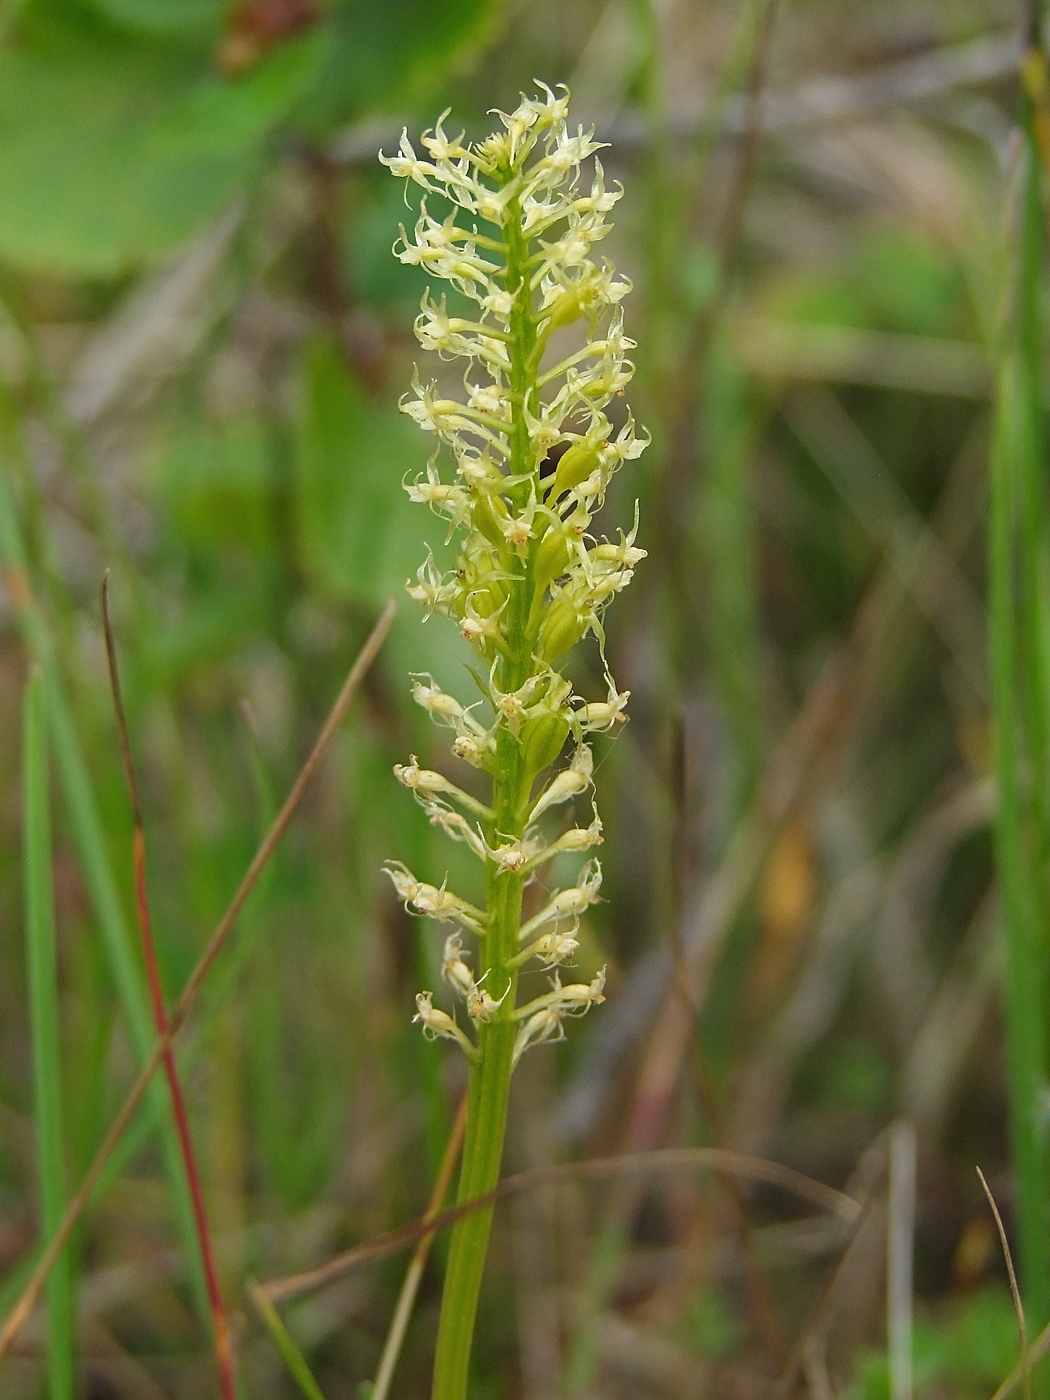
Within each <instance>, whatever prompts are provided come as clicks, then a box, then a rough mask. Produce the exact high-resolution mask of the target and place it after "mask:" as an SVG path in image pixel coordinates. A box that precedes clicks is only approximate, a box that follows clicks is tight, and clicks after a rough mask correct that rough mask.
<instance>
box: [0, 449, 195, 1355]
mask: <svg viewBox="0 0 1050 1400" xmlns="http://www.w3.org/2000/svg"><path fill="white" fill-rule="evenodd" d="M0 567H2V568H3V570H4V572H5V574H6V576H7V581H8V588H9V592H10V593H11V596H12V599H13V601H14V603H15V616H16V619H17V622H18V626H19V629H20V631H21V633H22V638H23V641H24V643H25V646H26V650H27V651H28V653H29V655H30V657H31V658H32V660H33V661H34V662H35V663H36V665H37V666H38V667H39V668H40V674H41V689H42V692H43V694H44V697H45V700H46V707H47V717H48V730H49V735H50V739H51V748H52V753H53V755H54V760H55V769H56V773H57V775H58V779H59V783H60V786H61V788H62V795H63V798H64V799H65V805H66V810H67V813H68V816H69V824H70V831H71V834H72V837H73V842H74V845H75V846H76V849H77V854H78V856H79V859H80V867H81V870H82V871H83V875H84V882H85V884H86V886H87V892H88V897H89V899H90V901H91V906H92V908H93V910H94V913H95V918H96V919H97V921H98V928H99V934H100V937H101V939H102V943H103V947H104V949H105V953H106V957H107V960H108V962H109V966H110V972H111V975H112V977H113V981H114V983H115V985H116V988H117V993H118V996H119V997H120V1001H121V1006H122V1009H123V1012H124V1016H125V1019H126V1021H127V1025H128V1031H129V1034H130V1036H131V1041H132V1045H133V1047H134V1050H135V1056H136V1059H137V1060H138V1061H139V1063H142V1062H144V1061H145V1060H146V1058H147V1056H148V1055H149V1053H150V1050H151V1049H152V1047H153V1039H154V1034H153V1021H152V1017H151V1013H150V1009H149V1002H148V1000H147V996H146V987H145V982H144V979H143V976H142V972H141V970H140V967H139V963H138V960H137V956H136V952H135V940H134V938H133V936H132V932H131V927H130V925H129V923H128V920H127V917H126V915H125V912H124V907H123V904H122V902H121V898H120V892H119V886H118V884H117V880H116V876H115V875H114V873H113V866H112V863H111V861H110V857H109V852H108V851H107V849H106V841H105V837H104V834H103V829H102V821H101V818H100V816H99V809H98V803H97V802H96V800H95V794H94V791H93V789H92V785H91V778H90V776H89V774H88V769H87V764H86V763H85V761H84V755H83V751H82V749H81V745H80V740H79V737H78V735H77V731H76V726H75V725H74V723H73V717H72V712H71V709H70V706H69V701H68V698H67V696H66V693H65V687H64V685H63V683H62V677H61V673H60V671H59V668H58V665H57V663H56V659H55V652H54V646H53V644H52V641H51V637H50V635H49V632H48V629H47V627H46V625H45V623H44V620H43V618H42V617H41V616H40V612H39V610H38V608H37V606H36V604H35V602H34V599H33V596H32V593H31V590H30V582H29V574H28V570H27V561H26V551H25V548H24V545H23V542H22V537H21V532H20V530H19V524H18V520H17V517H16V515H15V505H14V498H13V495H12V491H11V486H10V482H9V480H8V475H7V469H6V463H5V462H4V461H3V460H0ZM149 1111H150V1112H151V1113H152V1114H153V1116H154V1118H155V1121H156V1122H157V1123H158V1125H159V1127H160V1133H161V1149H162V1154H163V1160H164V1166H165V1171H166V1172H167V1176H168V1180H169V1182H170V1184H171V1189H172V1201H173V1209H174V1214H175V1220H176V1225H177V1227H178V1230H179V1234H180V1238H181V1240H182V1245H183V1248H184V1250H185V1251H186V1259H187V1261H188V1267H189V1270H190V1279H191V1283H192V1285H193V1289H194V1295H195V1299H196V1302H197V1307H198V1310H199V1313H200V1316H201V1318H202V1319H203V1320H204V1322H205V1324H206V1325H207V1326H209V1327H210V1321H209V1319H210V1313H209V1309H208V1293H207V1288H206V1286H205V1281H204V1271H203V1268H202V1266H201V1260H200V1252H199V1250H198V1247H197V1236H196V1230H195V1228H194V1223H193V1204H192V1201H191V1199H190V1192H189V1184H188V1182H187V1179H186V1172H185V1168H184V1166H183V1162H182V1157H181V1154H180V1152H179V1145H178V1138H177V1135H176V1132H175V1124H174V1122H173V1120H172V1117H171V1111H170V1104H169V1100H168V1096H167V1093H166V1092H165V1088H164V1085H163V1084H162V1083H161V1082H160V1081H159V1080H155V1081H154V1083H153V1084H152V1085H151V1087H150V1092H149Z"/></svg>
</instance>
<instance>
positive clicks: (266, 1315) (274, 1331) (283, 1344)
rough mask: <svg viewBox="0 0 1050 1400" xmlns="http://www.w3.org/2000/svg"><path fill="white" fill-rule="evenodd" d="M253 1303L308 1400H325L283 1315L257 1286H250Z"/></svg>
mask: <svg viewBox="0 0 1050 1400" xmlns="http://www.w3.org/2000/svg"><path fill="white" fill-rule="evenodd" d="M249 1292H250V1293H251V1298H252V1302H253V1303H254V1304H255V1306H256V1308H258V1310H259V1316H260V1317H261V1318H262V1320H263V1322H265V1324H266V1329H267V1331H268V1332H269V1334H270V1336H271V1337H272V1338H273V1344H274V1346H275V1347H276V1348H277V1350H278V1351H279V1352H280V1353H281V1356H282V1357H283V1358H284V1364H285V1365H286V1366H287V1367H288V1371H289V1374H290V1375H291V1376H292V1377H293V1379H294V1380H295V1383H296V1384H297V1385H298V1387H299V1389H300V1390H301V1391H302V1393H303V1395H304V1396H305V1397H306V1400H324V1394H323V1393H322V1390H321V1387H320V1386H319V1385H318V1384H317V1382H316V1381H315V1380H314V1377H313V1373H312V1372H311V1370H310V1367H309V1366H308V1365H307V1364H306V1358H305V1356H303V1354H302V1352H301V1351H300V1350H299V1348H298V1347H297V1346H296V1344H295V1339H294V1338H293V1337H292V1334H291V1333H290V1332H289V1331H288V1328H287V1327H285V1325H284V1322H283V1321H282V1320H281V1314H280V1313H279V1312H278V1311H277V1309H276V1308H275V1307H274V1305H273V1304H272V1303H271V1302H270V1300H269V1298H267V1297H266V1295H265V1294H264V1293H263V1292H262V1290H261V1289H260V1288H259V1287H258V1286H257V1285H256V1284H254V1283H253V1284H251V1285H250V1286H249Z"/></svg>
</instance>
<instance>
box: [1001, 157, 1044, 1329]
mask: <svg viewBox="0 0 1050 1400" xmlns="http://www.w3.org/2000/svg"><path fill="white" fill-rule="evenodd" d="M1023 159H1024V162H1025V168H1024V171H1023V180H1022V199H1021V207H1020V210H1019V212H1018V225H1017V249H1016V252H1015V254H1014V257H1013V259H1012V267H1013V276H1012V286H1011V296H1010V299H1009V306H1008V313H1007V319H1006V324H1005V326H1004V328H1003V331H1002V334H1001V339H1000V345H999V352H998V353H999V366H998V375H997V401H996V420H995V433H994V438H993V446H992V459H991V519H990V526H989V613H990V637H989V642H990V667H991V674H992V710H993V735H994V749H995V774H996V783H997V789H998V806H997V816H996V833H995V839H996V862H997V868H998V876H999V884H1000V890H1001V894H1002V901H1003V912H1004V929H1005V934H1006V943H1007V968H1006V1038H1007V1052H1008V1062H1009V1069H1008V1073H1009V1091H1010V1095H1009V1096H1010V1138H1011V1151H1012V1156H1013V1161H1014V1171H1015V1176H1016V1181H1017V1219H1018V1233H1019V1253H1020V1261H1021V1276H1022V1284H1023V1291H1024V1297H1025V1302H1026V1306H1027V1309H1028V1313H1029V1321H1030V1323H1031V1325H1032V1326H1033V1327H1037V1328H1038V1327H1042V1326H1043V1325H1044V1324H1045V1323H1046V1321H1047V1320H1048V1318H1050V1238H1048V1215H1047V1192H1048V1188H1050V1153H1048V1143H1047V1135H1046V1123H1045V1108H1044V1103H1045V1093H1046V1082H1047V1043H1046V1013H1047V991H1046V973H1045V967H1046V954H1047V948H1048V904H1047V886H1046V876H1047V872H1046V854H1047V820H1048V819H1047V781H1048V774H1047V767H1046V764H1047V724H1046V715H1047V705H1048V695H1047V689H1046V683H1045V669H1044V648H1045V627H1046V592H1045V590H1046V584H1045V569H1046V541H1045V525H1044V523H1043V521H1042V519H1041V517H1042V515H1043V513H1044V510H1045V507H1044V505H1043V500H1044V498H1045V491H1044V488H1043V485H1042V473H1043V472H1044V470H1045V466H1044V463H1043V460H1042V446H1041V444H1042V443H1043V440H1044V433H1043V423H1042V416H1043V408H1042V401H1041V391H1040V388H1039V385H1040V376H1041V354H1040V336H1039V331H1038V318H1039V317H1040V316H1041V306H1040V302H1041V295H1042V272H1041V258H1042V254H1041V251H1040V248H1039V241H1041V237H1042V235H1041V233H1039V234H1038V239H1037V232H1036V231H1037V230H1038V229H1040V228H1041V226H1042V215H1041V208H1040V201H1039V197H1038V191H1037V189H1036V188H1034V182H1035V181H1036V180H1037V165H1036V159H1037V155H1036V151H1035V149H1034V146H1033V143H1032V142H1031V141H1029V143H1028V145H1027V148H1026V150H1025V152H1024V156H1023Z"/></svg>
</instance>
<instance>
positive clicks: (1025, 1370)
mask: <svg viewBox="0 0 1050 1400" xmlns="http://www.w3.org/2000/svg"><path fill="white" fill-rule="evenodd" d="M977 1177H978V1180H979V1181H980V1183H981V1189H982V1190H983V1192H984V1194H985V1195H986V1196H987V1197H988V1204H989V1206H990V1207H991V1210H992V1215H993V1216H994V1217H995V1228H996V1229H997V1230H998V1231H999V1243H1000V1244H1001V1245H1002V1247H1003V1258H1004V1259H1005V1260H1006V1272H1007V1275H1008V1277H1009V1279H1010V1296H1011V1297H1012V1298H1013V1300H1014V1312H1015V1313H1016V1314H1017V1331H1018V1334H1019V1336H1020V1339H1021V1385H1022V1388H1023V1391H1024V1400H1032V1357H1031V1354H1030V1353H1029V1350H1028V1328H1027V1326H1026V1325H1025V1320H1024V1307H1023V1306H1022V1304H1021V1290H1020V1289H1019V1288H1018V1286H1017V1274H1016V1273H1015V1272H1014V1261H1013V1256H1012V1255H1011V1254H1010V1243H1009V1241H1008V1240H1007V1238H1006V1227H1005V1226H1004V1224H1003V1217H1002V1216H1001V1215H1000V1214H999V1207H998V1206H997V1205H996V1204H995V1197H994V1196H993V1195H992V1192H991V1188H990V1187H989V1185H988V1182H987V1181H986V1180H985V1177H984V1172H983V1171H981V1169H980V1167H978V1168H977Z"/></svg>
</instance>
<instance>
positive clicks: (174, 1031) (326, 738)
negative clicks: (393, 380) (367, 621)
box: [0, 601, 397, 1357]
mask: <svg viewBox="0 0 1050 1400" xmlns="http://www.w3.org/2000/svg"><path fill="white" fill-rule="evenodd" d="M396 611H397V609H396V608H395V606H394V603H393V602H392V601H391V602H388V603H387V605H386V607H385V608H384V609H383V611H382V613H381V614H380V616H379V620H378V621H377V622H376V625H375V626H374V627H373V628H372V631H371V632H370V633H369V635H368V637H367V638H366V640H365V643H364V645H363V646H362V648H361V650H360V651H359V652H358V654H357V658H356V659H355V661H354V664H353V665H352V666H351V668H350V672H349V674H348V675H347V678H346V680H345V681H344V682H343V688H342V690H341V691H340V692H339V694H338V696H337V697H336V700H335V703H334V704H333V706H332V708H331V710H330V711H329V713H328V718H327V719H326V720H325V722H324V725H323V726H322V729H321V732H320V734H319V735H318V736H317V740H316V742H315V743H314V746H313V748H312V749H311V751H310V754H309V756H308V758H307V760H306V762H305V763H304V764H303V766H302V768H301V769H300V770H299V775H298V777H297V778H296V780H295V782H294V783H293V784H292V786H291V789H290V791H289V793H288V796H287V797H286V798H285V800H284V805H283V806H282V807H281V810H280V811H279V812H278V814H277V816H276V817H275V818H274V821H273V825H272V826H271V827H270V829H269V831H268V832H267V833H266V835H265V837H264V838H263V840H262V842H261V843H260V845H259V849H258V850H257V851H256V853H255V855H254V856H253V858H252V861H251V864H250V865H249V866H248V869H247V871H246V872H245V875H244V878H243V879H242V880H241V883H240V884H239V885H238V887H237V889H236V891H235V893H234V895H233V898H232V899H231V900H230V902H229V904H228V905H227V907H226V912H225V913H224V914H223V916H222V918H221V919H220V920H219V922H218V924H217V925H216V927H215V931H214V932H213V933H212V936H211V938H210V939H209V940H208V944H207V947H206V948H205V949H204V952H203V953H202V954H201V955H200V957H199V958H198V959H197V962H196V965H195V966H194V969H193V971H192V972H191V973H190V975H189V978H188V979H187V982H186V985H185V987H184V988H183V990H182V994H181V996H180V997H179V999H178V1001H176V1002H175V1004H174V1006H173V1007H172V1009H171V1014H170V1016H169V1017H168V1025H167V1029H166V1030H165V1031H164V1033H163V1035H161V1036H160V1037H158V1039H157V1041H156V1043H155V1044H154V1045H153V1047H152V1049H151V1050H150V1053H149V1055H148V1057H147V1059H146V1062H145V1064H144V1065H143V1066H142V1069H141V1070H140V1071H139V1074H138V1078H137V1079H136V1080H135V1082H134V1084H133V1085H132V1086H131V1088H130V1089H129V1090H128V1094H127V1097H126V1098H125V1100H124V1102H123V1104H122V1105H121V1108H120V1111H119V1112H118V1113H117V1115H116V1117H115V1118H114V1119H113V1122H112V1123H111V1124H110V1127H109V1131H108V1132H107V1133H106V1136H105V1137H104V1138H103V1140H102V1142H101V1144H100V1145H99V1148H98V1150H97V1152H96V1153H95V1156H94V1158H93V1159H92V1161H91V1165H90V1166H89V1167H88V1169H87V1171H86V1172H85V1173H84V1176H83V1179H82V1180H81V1183H80V1185H79V1187H78V1188H77V1190H76V1193H75V1194H74V1196H73V1199H72V1200H71V1201H70V1203H69V1206H68V1207H67V1209H66V1213H65V1215H64V1216H63V1218H62V1224H61V1226H60V1227H59V1229H58V1230H57V1231H56V1232H55V1235H54V1236H53V1238H52V1239H51V1240H50V1242H49V1243H48V1246H47V1248H46V1249H45V1250H44V1252H43V1254H42V1255H41V1257H40V1260H39V1262H38V1263H37V1265H36V1267H35V1268H34V1269H33V1272H32V1274H31V1275H30V1277H29V1279H28V1282H27V1283H26V1285H25V1287H24V1288H23V1290H22V1291H21V1293H20V1295H19V1297H18V1299H17V1301H16V1302H15V1304H14V1306H13V1307H12V1308H11V1310H10V1312H9V1313H8V1314H7V1316H6V1318H5V1319H4V1322H3V1325H2V1326H0V1357H3V1356H6V1355H7V1353H8V1352H9V1351H10V1349H11V1347H12V1346H13V1345H14V1342H15V1340H16V1338H17V1337H18V1335H19V1333H20V1332H21V1330H22V1328H23V1327H24V1326H25V1323H26V1319H27V1318H28V1316H29V1314H30V1313H31V1312H32V1310H33V1308H35V1307H36V1304H37V1302H38V1300H39V1298H40V1294H41V1293H42V1291H43V1288H44V1284H45V1283H46V1281H47V1278H48V1275H49V1274H50V1272H51V1269H52V1268H53V1267H54V1264H55V1260H56V1259H57V1258H58V1255H59V1253H60V1252H61V1250H62V1248H63V1246H64V1244H65V1242H66V1240H67V1239H68V1238H69V1236H70V1233H71V1232H72V1230H73V1228H74V1226H75V1225H76V1223H77V1221H78V1220H79V1218H80V1215H81V1213H82V1212H83V1210H84V1208H85V1207H86V1206H87V1204H88V1202H89V1201H90V1200H91V1199H92V1197H93V1195H94V1192H95V1190H96V1188H97V1186H98V1184H99V1181H100V1180H101V1179H102V1176H103V1173H104V1171H105V1168H106V1164H107V1162H108V1161H109V1160H110V1158H111V1157H112V1155H113V1153H114V1151H115V1150H116V1148H117V1147H118V1145H119V1144H120V1142H121V1141H122V1140H123V1137H124V1134H125V1132H126V1131H127V1129H128V1126H129V1125H130V1123H131V1122H132V1120H133V1119H134V1117H135V1114H136V1113H137V1111H138V1109H139V1107H140V1105H141V1104H142V1101H143V1099H144V1098H145V1096H146V1094H147V1092H148V1090H149V1088H150V1085H151V1084H152V1083H153V1076H154V1075H155V1074H156V1072H157V1070H158V1069H159V1068H160V1065H161V1062H162V1060H163V1058H164V1054H165V1052H166V1051H167V1049H168V1047H169V1046H170V1045H171V1044H172V1042H173V1041H174V1039H175V1037H176V1035H178V1033H179V1031H180V1029H181V1028H182V1026H183V1025H184V1024H185V1022H186V1018H187V1017H188V1016H189V1014H190V1010H191V1009H192V1007H193V1005H194V1003H195V1002H196V1000H197V997H198V996H199V994H200V990H201V987H202V986H203V985H204V982H205V981H206V979H207V977H208V974H209V972H210V971H211V969H212V968H213V967H214V965H215V962H216V960H217V959H218V957H219V954H220V953H221V952H222V951H223V949H224V948H225V946H226V944H227V942H228V940H229V937H230V934H231V933H232V932H233V930H234V928H235V927H236V924H237V920H238V919H239V917H240V915H241V913H242V912H243V910H244V906H245V905H246V904H247V902H248V899H249V896H250V895H251V892H252V890H253V889H254V888H255V886H256V883H257V882H258V879H259V876H260V875H261V874H262V872H263V871H264V870H265V869H266V866H267V865H268V864H269V861H270V859H271V857H272V856H273V853H274V851H275V850H276V849H277V846H278V845H279V844H280V840H281V837H282V836H283V835H284V833H285V831H286V830H287V828H288V824H289V823H290V822H291V820H292V817H293V816H294V815H295V813H296V811H297V810H298V807H299V804H300V802H301V801H302V799H303V795H304V794H305V792H306V789H307V788H308V787H309V786H310V783H311V781H312V779H313V776H314V774H315V773H316V771H317V769H318V766H319V765H320V762H321V759H322V758H323V757H324V755H325V753H326V752H327V749H328V746H329V744H330V743H331V742H332V739H333V738H334V737H335V734H336V732H337V731H338V729H339V726H340V725H341V724H342V722H343V720H344V719H345V718H346V712H347V710H348V709H349V708H350V702H351V701H352V700H353V698H354V696H355V695H356V694H357V691H358V689H359V688H360V686H361V682H362V681H363V680H364V678H365V676H366V675H367V673H368V671H369V668H370V667H371V665H372V663H373V662H374V661H375V659H376V657H377V656H378V655H379V650H380V648H381V647H382V645H383V642H384V641H385V640H386V636H387V633H388V632H389V631H390V628H391V625H392V624H393V621H394V614H395V612H396ZM194 1257H196V1251H194Z"/></svg>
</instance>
